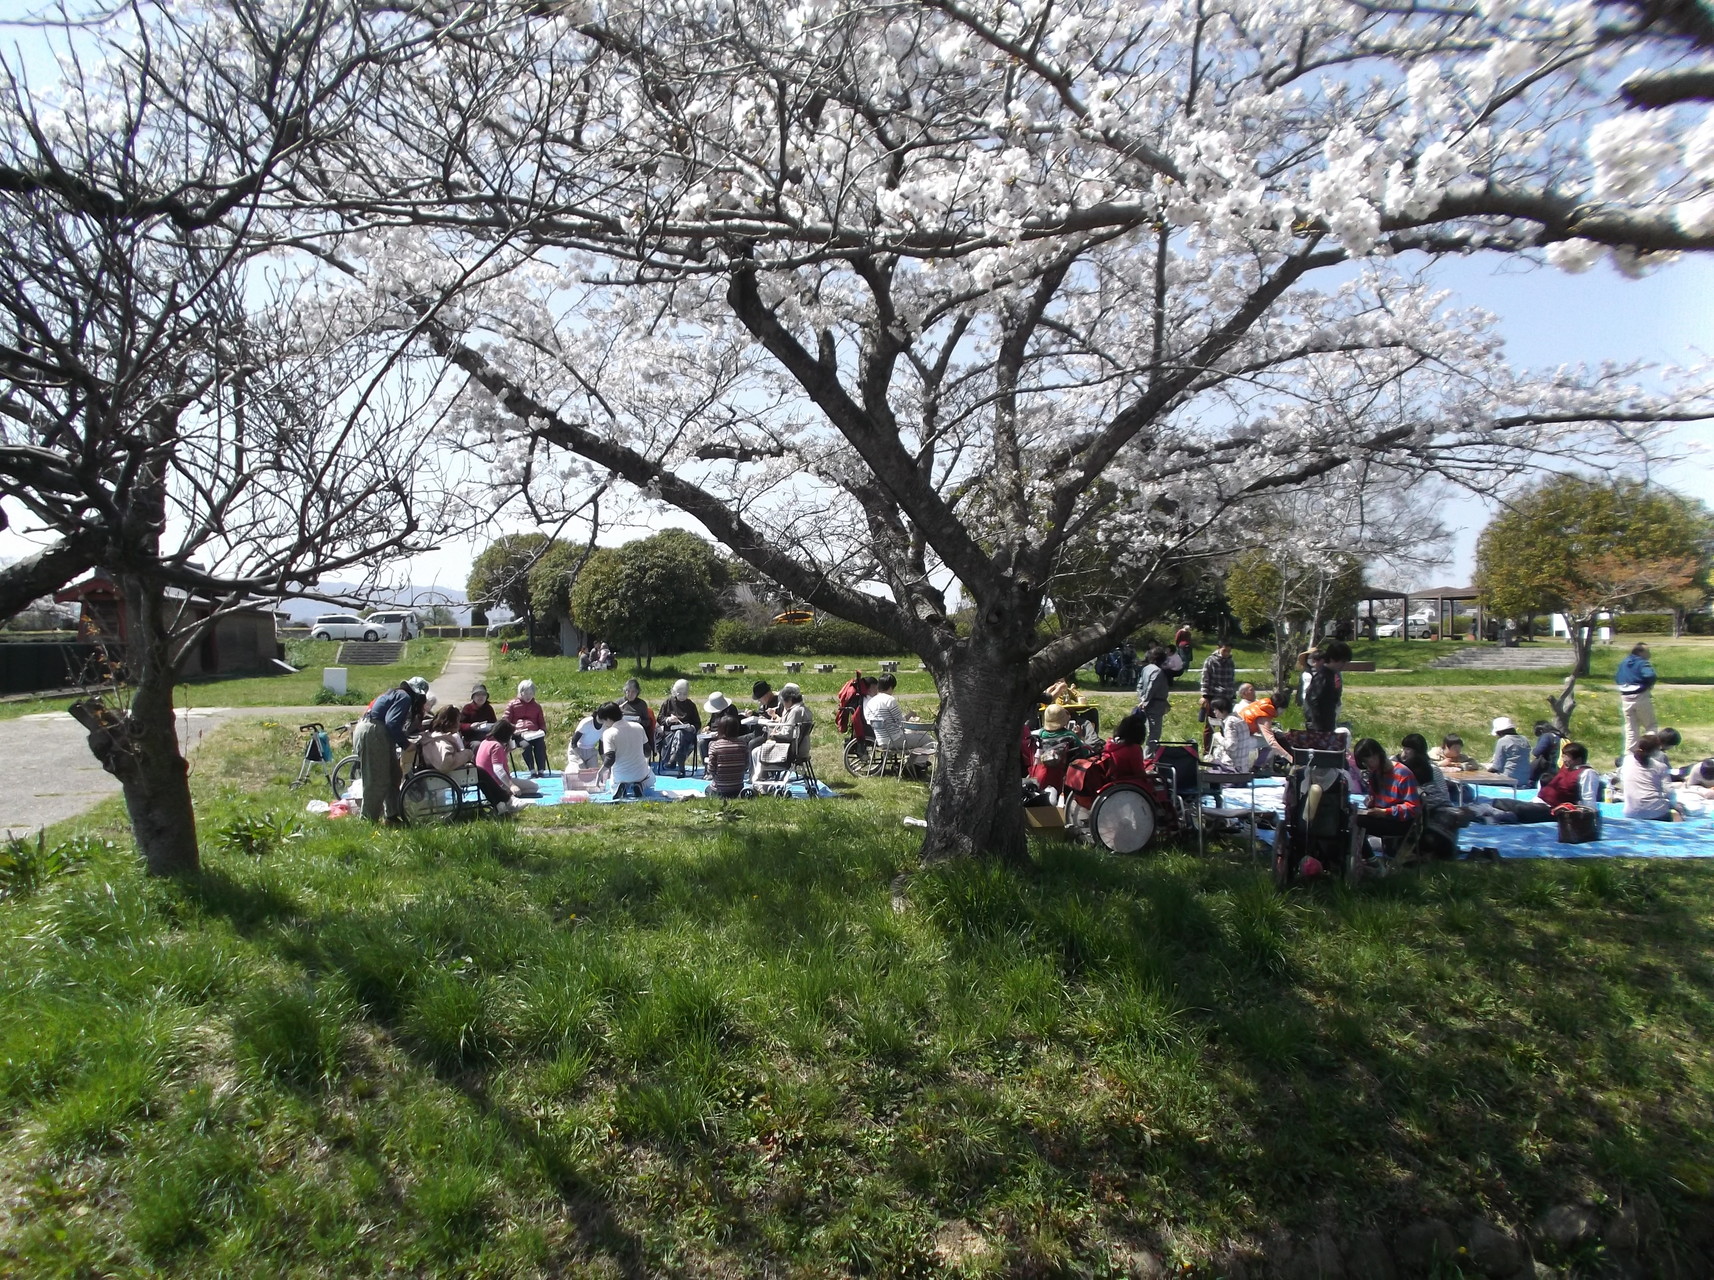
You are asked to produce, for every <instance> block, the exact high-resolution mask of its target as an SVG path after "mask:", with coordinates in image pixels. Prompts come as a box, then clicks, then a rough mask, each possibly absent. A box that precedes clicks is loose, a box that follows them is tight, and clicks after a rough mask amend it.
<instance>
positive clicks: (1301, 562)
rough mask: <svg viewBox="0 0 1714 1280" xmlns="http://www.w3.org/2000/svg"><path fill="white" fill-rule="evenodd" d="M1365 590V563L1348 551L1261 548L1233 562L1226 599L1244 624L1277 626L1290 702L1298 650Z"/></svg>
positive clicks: (1281, 695)
mask: <svg viewBox="0 0 1714 1280" xmlns="http://www.w3.org/2000/svg"><path fill="white" fill-rule="evenodd" d="M1362 593H1363V565H1362V562H1361V561H1360V560H1359V559H1358V558H1357V557H1356V556H1354V555H1351V554H1350V553H1347V552H1338V551H1321V552H1315V551H1306V552H1297V551H1294V550H1291V549H1288V548H1286V547H1278V548H1257V549H1255V550H1253V551H1246V552H1245V553H1244V554H1243V555H1241V556H1239V557H1238V558H1237V559H1236V560H1234V561H1233V562H1232V566H1231V568H1230V569H1228V570H1227V571H1226V601H1227V604H1228V605H1230V607H1231V609H1232V612H1233V613H1234V614H1235V615H1237V618H1238V621H1239V622H1241V623H1243V624H1244V626H1245V627H1247V628H1254V627H1259V626H1260V625H1261V624H1262V623H1264V622H1266V623H1268V624H1269V625H1270V626H1272V628H1273V633H1274V662H1273V667H1274V702H1275V704H1276V705H1277V706H1280V707H1284V706H1286V705H1288V704H1289V703H1290V701H1291V695H1292V686H1293V681H1292V678H1291V672H1292V668H1293V665H1294V662H1295V659H1296V655H1297V654H1298V653H1299V652H1300V651H1301V650H1303V649H1304V648H1305V647H1307V646H1308V644H1309V642H1310V641H1312V640H1313V639H1314V638H1315V637H1316V636H1318V635H1320V634H1321V629H1322V626H1323V624H1324V623H1326V622H1328V621H1330V620H1331V619H1334V618H1341V617H1344V616H1346V615H1347V614H1349V613H1351V612H1352V611H1353V610H1355V609H1356V607H1357V601H1358V599H1359V597H1361V595H1362Z"/></svg>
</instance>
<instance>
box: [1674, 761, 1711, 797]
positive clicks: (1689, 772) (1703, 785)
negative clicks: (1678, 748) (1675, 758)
mask: <svg viewBox="0 0 1714 1280" xmlns="http://www.w3.org/2000/svg"><path fill="white" fill-rule="evenodd" d="M1674 776H1675V777H1676V778H1677V781H1678V785H1679V788H1680V789H1681V790H1683V791H1687V792H1689V793H1690V794H1691V795H1693V796H1701V797H1703V798H1704V799H1707V798H1709V797H1714V756H1710V757H1709V758H1708V759H1706V760H1704V761H1703V762H1702V763H1701V764H1693V765H1690V766H1689V767H1688V768H1686V769H1684V770H1683V771H1682V772H1681V773H1679V774H1676V775H1674Z"/></svg>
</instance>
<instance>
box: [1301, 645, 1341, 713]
mask: <svg viewBox="0 0 1714 1280" xmlns="http://www.w3.org/2000/svg"><path fill="white" fill-rule="evenodd" d="M1349 661H1351V646H1350V645H1348V644H1346V643H1345V642H1344V641H1343V640H1329V641H1328V642H1327V643H1326V644H1325V645H1323V646H1322V647H1321V662H1320V665H1316V663H1315V662H1314V660H1313V657H1312V658H1311V661H1310V677H1309V683H1308V684H1307V685H1306V686H1305V687H1304V691H1303V727H1304V728H1305V729H1309V730H1311V731H1313V732H1317V733H1332V732H1333V731H1334V730H1335V729H1336V728H1338V727H1339V710H1340V706H1341V704H1342V703H1343V702H1344V700H1345V675H1344V671H1345V664H1346V663H1347V662H1349Z"/></svg>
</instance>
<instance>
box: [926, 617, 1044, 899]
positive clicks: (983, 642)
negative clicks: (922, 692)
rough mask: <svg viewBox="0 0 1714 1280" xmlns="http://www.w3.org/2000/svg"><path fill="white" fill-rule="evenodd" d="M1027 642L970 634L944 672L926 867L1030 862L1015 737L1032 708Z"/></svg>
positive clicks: (939, 679) (939, 680)
mask: <svg viewBox="0 0 1714 1280" xmlns="http://www.w3.org/2000/svg"><path fill="white" fill-rule="evenodd" d="M1018 650H1023V651H1024V652H1026V653H1027V647H1026V646H1023V645H1018V646H1013V645H1008V644H1004V643H998V642H997V641H996V640H995V639H993V638H984V637H981V636H975V635H973V636H972V637H971V640H970V641H968V642H966V643H965V644H964V645H963V646H961V651H959V652H957V653H956V654H955V655H954V656H953V660H952V661H951V662H950V663H948V664H946V665H945V667H944V669H943V670H937V671H935V672H934V676H935V685H936V687H937V689H938V690H939V693H940V721H939V724H938V725H937V726H936V736H937V738H938V740H939V751H938V752H937V754H936V756H935V763H934V777H933V780H932V781H931V782H930V783H929V796H928V834H927V835H926V836H925V837H923V846H922V861H923V863H924V864H925V865H928V864H933V863H936V862H943V861H946V860H948V859H951V858H973V857H979V858H989V859H993V860H996V861H999V862H1003V863H1005V864H1007V865H1010V866H1014V867H1021V866H1025V865H1027V864H1028V862H1029V847H1028V841H1027V840H1026V838H1025V835H1024V809H1023V789H1022V786H1021V779H1022V773H1021V763H1020V759H1019V755H1018V736H1019V734H1020V733H1021V732H1022V731H1023V728H1024V725H1025V723H1026V722H1027V721H1028V719H1029V717H1030V715H1031V713H1032V712H1033V711H1034V710H1035V706H1036V699H1037V696H1038V691H1037V690H1036V689H1034V688H1032V687H1030V682H1029V679H1028V675H1027V669H1028V665H1029V664H1028V661H1027V659H1020V657H1019V656H1018V652H1017V651H1018Z"/></svg>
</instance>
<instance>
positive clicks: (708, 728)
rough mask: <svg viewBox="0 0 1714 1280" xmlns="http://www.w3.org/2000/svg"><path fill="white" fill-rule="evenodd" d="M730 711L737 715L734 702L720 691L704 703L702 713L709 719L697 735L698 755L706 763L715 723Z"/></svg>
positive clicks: (709, 696) (716, 691) (710, 695)
mask: <svg viewBox="0 0 1714 1280" xmlns="http://www.w3.org/2000/svg"><path fill="white" fill-rule="evenodd" d="M686 692H689V690H686ZM729 711H733V712H734V713H735V709H734V707H733V706H732V700H731V699H730V698H728V697H727V696H726V695H725V694H724V693H721V692H720V690H718V689H716V690H715V691H714V692H713V693H711V694H709V695H708V697H707V698H706V699H705V700H704V701H703V704H702V712H703V714H704V715H706V716H707V717H708V721H707V723H706V724H705V725H704V726H703V729H702V732H700V733H698V734H697V735H696V753H697V755H699V756H701V757H702V759H703V760H704V761H706V760H707V759H708V748H709V746H710V744H712V743H713V741H714V737H715V728H714V722H715V721H716V720H718V719H719V718H720V717H721V716H723V715H725V714H726V713H727V712H729ZM747 753H748V749H746V754H747Z"/></svg>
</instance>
